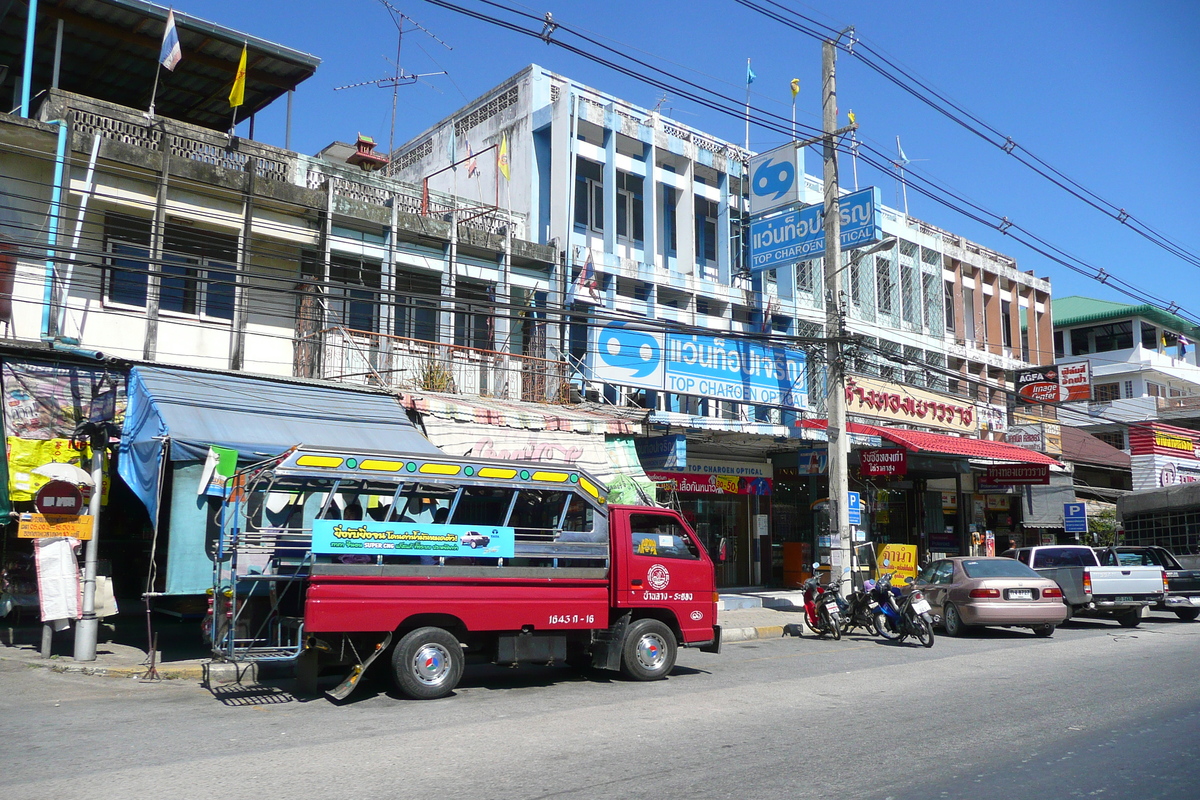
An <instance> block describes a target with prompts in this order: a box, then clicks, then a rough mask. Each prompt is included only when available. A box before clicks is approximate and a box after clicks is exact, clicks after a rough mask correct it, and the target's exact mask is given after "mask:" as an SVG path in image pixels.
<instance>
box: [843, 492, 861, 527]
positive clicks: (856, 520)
mask: <svg viewBox="0 0 1200 800" xmlns="http://www.w3.org/2000/svg"><path fill="white" fill-rule="evenodd" d="M846 497H847V502H846V510H847V511H849V512H850V524H851V525H862V498H861V497H860V496H859V494H858V492H846Z"/></svg>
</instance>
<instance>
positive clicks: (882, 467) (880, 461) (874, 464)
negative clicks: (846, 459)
mask: <svg viewBox="0 0 1200 800" xmlns="http://www.w3.org/2000/svg"><path fill="white" fill-rule="evenodd" d="M858 457H859V459H860V461H859V466H860V469H861V471H862V474H863V476H864V477H866V476H874V475H891V476H900V475H906V474H908V451H907V450H904V449H903V448H899V447H881V448H878V449H874V448H870V449H865V450H859V451H858Z"/></svg>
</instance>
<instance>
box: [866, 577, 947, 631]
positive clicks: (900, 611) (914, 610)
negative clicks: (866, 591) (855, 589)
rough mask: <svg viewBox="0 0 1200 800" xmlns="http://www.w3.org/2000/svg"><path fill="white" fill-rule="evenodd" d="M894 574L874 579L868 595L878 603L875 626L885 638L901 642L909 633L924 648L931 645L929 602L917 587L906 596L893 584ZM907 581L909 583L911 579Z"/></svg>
mask: <svg viewBox="0 0 1200 800" xmlns="http://www.w3.org/2000/svg"><path fill="white" fill-rule="evenodd" d="M893 576H894V573H886V574H884V575H883V576H882V577H880V579H879V580H877V581H876V582H875V588H874V590H873V591H872V592H871V596H872V597H873V598H874V599H875V602H877V603H878V604H879V611H878V613H876V614H875V628H876V630H877V631H878V632H879V635H880V636H882V637H883V638H885V639H890V640H892V641H896V642H902V641H904V640H905V639H906V638H908V637H909V636H912V637H913V638H914V639H916V640H917V641H918V642H920V643H921V644H922V645H924V646H925V647H933V615H932V614H931V613H930V606H929V601H928V600H926V599H925V595H924V593H923V592H921V591H920V590H917V589H914V590H912V591H910V592H909V593H908V594H907V595H906V594H903V593H902V592H901V591H900V589H899V588H897V587H895V586H892V577H893ZM907 582H908V583H909V584H911V583H912V582H913V580H912V578H908V579H907Z"/></svg>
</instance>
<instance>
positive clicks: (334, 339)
mask: <svg viewBox="0 0 1200 800" xmlns="http://www.w3.org/2000/svg"><path fill="white" fill-rule="evenodd" d="M310 339H311V340H316V341H319V343H320V348H319V351H318V352H317V353H315V355H317V363H311V362H309V363H305V362H303V361H300V360H298V361H297V364H296V369H297V373H298V374H299V376H301V377H320V378H324V379H326V380H333V381H342V382H346V383H360V384H364V385H367V386H379V387H381V388H386V389H391V390H396V391H427V392H444V393H447V394H461V395H475V396H482V397H496V398H500V399H507V400H523V401H526V402H532V403H555V404H567V403H569V402H570V392H569V388H570V383H569V380H568V379H569V376H570V371H569V367H568V364H567V362H565V361H553V360H550V359H546V358H536V357H533V356H520V355H513V354H511V353H502V352H499V351H496V350H484V349H481V348H477V347H462V346H459V345H448V344H440V343H438V342H429V341H425V340H423V339H410V338H406V337H403V336H391V335H388V334H383V333H371V332H368V331H356V330H350V329H347V328H326V329H325V330H322V331H319V332H317V333H315V334H313V335H312V336H311V337H310ZM298 344H299V347H298V348H297V351H298V352H312V348H308V347H306V346H305V343H304V342H300V343H298Z"/></svg>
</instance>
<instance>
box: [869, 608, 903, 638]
mask: <svg viewBox="0 0 1200 800" xmlns="http://www.w3.org/2000/svg"><path fill="white" fill-rule="evenodd" d="M875 630H876V631H878V632H879V635H880V636H882V637H883V638H884V639H887V640H888V641H892V642H894V641H896V640H897V639H899V638H900V631H898V630H896V628H895V627H894V626H893V625H892V623H891V620H889V619H888V618H887V615H886V614H884V613H883V612H882V611H881V612H879V613H878V614H876V615H875Z"/></svg>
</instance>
